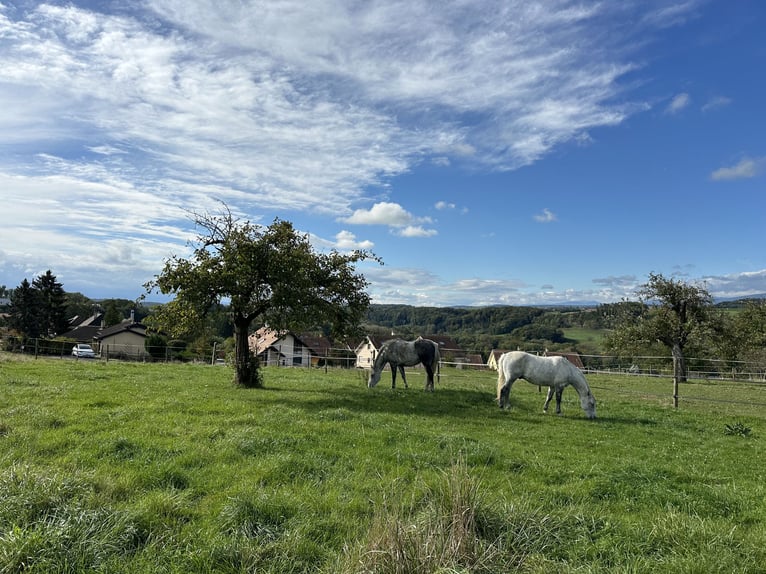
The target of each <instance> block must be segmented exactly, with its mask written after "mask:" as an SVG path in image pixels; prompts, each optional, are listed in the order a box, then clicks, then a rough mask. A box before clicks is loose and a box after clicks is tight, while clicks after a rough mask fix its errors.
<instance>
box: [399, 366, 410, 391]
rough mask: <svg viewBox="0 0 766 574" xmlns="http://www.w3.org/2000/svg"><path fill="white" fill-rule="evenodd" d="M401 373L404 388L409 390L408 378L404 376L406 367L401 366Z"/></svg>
mask: <svg viewBox="0 0 766 574" xmlns="http://www.w3.org/2000/svg"><path fill="white" fill-rule="evenodd" d="M399 372H400V373H401V374H402V381H404V388H405V389H409V387H408V386H407V377H406V376H405V375H404V365H399Z"/></svg>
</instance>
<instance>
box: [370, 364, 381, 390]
mask: <svg viewBox="0 0 766 574" xmlns="http://www.w3.org/2000/svg"><path fill="white" fill-rule="evenodd" d="M380 373H381V370H380V369H376V368H373V369H372V370H371V371H370V378H369V379H368V380H367V387H369V388H370V389H371V388H372V387H374V386H375V385H377V384H378V382H379V381H380Z"/></svg>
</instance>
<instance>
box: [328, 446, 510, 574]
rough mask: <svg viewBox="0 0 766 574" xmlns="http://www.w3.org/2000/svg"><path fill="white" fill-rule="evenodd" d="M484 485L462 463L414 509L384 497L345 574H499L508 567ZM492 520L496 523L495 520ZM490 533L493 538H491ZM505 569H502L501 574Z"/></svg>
mask: <svg viewBox="0 0 766 574" xmlns="http://www.w3.org/2000/svg"><path fill="white" fill-rule="evenodd" d="M479 493H480V482H479V481H477V480H475V479H474V478H473V477H471V475H470V474H469V472H468V468H467V467H466V465H465V463H464V462H463V461H458V462H456V463H454V464H452V466H451V467H450V469H449V470H448V471H446V472H445V473H444V477H443V481H442V482H441V483H440V484H438V485H437V486H436V487H433V488H426V490H425V493H424V495H423V496H422V499H421V500H414V501H412V502H410V503H409V504H408V505H402V504H400V503H399V502H398V500H397V496H396V495H394V496H393V497H392V498H390V499H389V498H384V500H383V501H382V506H381V508H380V509H379V510H378V511H377V513H376V515H375V517H374V520H373V522H372V526H371V528H370V530H369V533H368V534H367V538H366V540H365V541H364V542H363V543H362V544H361V545H360V546H359V547H358V548H356V549H351V548H348V547H347V548H346V551H345V555H344V558H343V564H342V565H341V566H339V568H338V571H339V572H343V573H344V574H351V573H353V574H368V573H369V574H372V573H375V574H405V573H413V574H414V573H419V574H429V573H437V572H439V573H448V572H456V573H457V572H472V573H477V574H480V573H482V572H487V573H489V572H497V571H502V569H504V568H506V567H507V566H508V560H507V556H503V555H502V553H501V552H500V549H499V547H498V546H497V544H496V542H495V540H493V539H492V537H491V534H490V532H491V529H487V528H485V526H486V524H483V522H484V513H485V512H486V513H487V516H488V517H489V516H491V514H492V513H491V512H490V511H489V509H486V508H485V507H484V504H483V502H482V500H481V496H480V494H479ZM488 522H492V520H489V521H488ZM488 535H489V538H488V537H487V536H488ZM498 567H501V570H497V568H498Z"/></svg>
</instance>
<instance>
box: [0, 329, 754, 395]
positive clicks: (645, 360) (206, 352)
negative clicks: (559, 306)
mask: <svg viewBox="0 0 766 574" xmlns="http://www.w3.org/2000/svg"><path fill="white" fill-rule="evenodd" d="M90 346H91V348H92V349H93V357H85V356H76V354H75V352H74V350H73V347H74V343H73V342H72V341H55V340H53V341H52V340H47V339H36V340H28V341H26V342H24V343H23V344H22V343H21V342H20V341H19V340H13V339H11V338H6V339H5V340H4V341H3V342H2V346H1V347H0V348H2V349H3V350H5V351H7V352H11V353H22V354H24V355H31V356H34V357H35V358H37V357H57V358H60V359H68V360H91V361H93V360H97V361H98V360H100V361H114V360H118V361H132V362H147V363H148V362H167V363H171V362H192V363H201V364H208V365H215V366H225V365H229V364H230V357H227V353H226V350H225V349H223V348H221V347H220V346H219V345H217V344H214V345H211V346H209V347H206V348H200V347H193V348H190V347H188V346H187V347H174V346H168V345H165V346H158V347H150V346H142V345H133V344H127V343H126V344H122V343H110V344H104V345H99V344H97V343H96V342H94V343H93V344H91V345H90ZM530 352H532V353H533V354H538V355H544V354H546V353H547V351H546V350H539V351H536V352H535V351H530ZM557 354H563V355H565V356H567V357H568V358H569V360H570V361H572V362H575V363H576V366H578V367H579V368H580V369H581V370H582V371H583V372H584V373H585V374H586V375H591V374H592V375H614V376H619V377H621V378H622V377H624V379H623V380H624V381H625V382H626V383H627V382H628V381H629V380H630V378H632V377H636V380H639V379H642V380H645V378H649V379H656V380H657V385H655V386H654V387H651V388H644V387H645V384H642V386H641V388H640V389H635V390H634V388H632V387H631V385H629V384H623V383H620V384H619V385H618V384H612V383H611V382H607V383H605V382H604V379H600V380H599V379H596V381H593V382H592V383H591V386H592V388H593V389H596V390H597V391H609V392H611V393H617V394H621V395H626V396H631V397H640V398H641V399H642V400H660V401H663V402H666V401H669V400H671V399H672V401H673V406H675V407H678V399H679V396H678V386H677V381H675V380H674V375H673V359H672V357H671V356H669V355H668V356H634V357H630V358H626V357H618V356H613V355H580V354H576V353H557ZM483 356H484V355H483V354H482V353H480V352H466V351H465V350H462V349H442V350H441V361H440V363H439V366H440V376H441V378H444V379H445V381H449V377H450V374H451V373H454V374H455V376H457V372H458V371H469V370H476V371H487V372H491V371H492V370H493V368H492V366H493V364H494V363H493V361H491V360H484V359H483ZM489 356H490V357H492V353H490V354H489ZM260 359H261V364H262V365H264V366H269V367H280V368H307V369H323V370H324V371H325V372H327V371H328V370H330V369H354V370H359V371H369V370H370V369H371V368H372V362H373V361H374V354H372V355H363V354H357V353H356V352H355V351H354V350H353V349H351V348H350V347H330V348H326V349H324V350H323V351H322V352H321V353H317V352H313V351H311V350H310V349H308V348H307V347H304V346H301V347H296V348H292V347H281V348H272V349H271V350H270V352H269V353H261V354H260ZM685 360H686V364H687V380H688V381H689V382H709V383H716V382H720V383H722V384H734V385H736V386H737V387H739V388H742V385H751V386H752V387H757V388H758V389H759V390H763V391H764V392H766V361H731V360H723V359H709V358H697V357H687V358H686V359H685ZM577 363H579V364H577ZM422 368H423V367H422V365H417V366H415V367H409V368H408V370H411V371H418V370H422ZM607 381H608V379H607ZM666 382H667V383H668V384H667V385H666ZM671 382H672V383H673V384H670V383H671ZM604 384H607V385H608V386H602V385H604ZM701 388H702V387H700V388H698V389H695V390H694V391H693V392H692V391H691V389H689V388H687V389H684V390H683V392H682V393H681V395H682V396H681V400H682V402H687V403H688V402H697V403H718V404H722V403H730V404H737V405H749V406H751V407H756V408H758V407H766V395H765V396H764V397H765V398H763V399H759V398H758V397H759V396H760V394H756V395H753V397H751V398H750V399H748V400H746V401H738V400H729V399H725V398H721V397H720V396H716V397H711V396H705V394H704V392H703V391H702V390H700V389H701Z"/></svg>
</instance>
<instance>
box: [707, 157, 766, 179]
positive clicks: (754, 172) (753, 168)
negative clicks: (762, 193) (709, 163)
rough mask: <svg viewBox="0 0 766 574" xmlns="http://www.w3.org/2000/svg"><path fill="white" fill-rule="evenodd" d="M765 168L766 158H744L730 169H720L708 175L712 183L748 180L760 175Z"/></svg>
mask: <svg viewBox="0 0 766 574" xmlns="http://www.w3.org/2000/svg"><path fill="white" fill-rule="evenodd" d="M764 167H766V157H762V158H756V159H751V158H744V159H742V160H741V161H740V162H739V163H738V164H737V165H734V166H732V167H721V168H719V169H717V170H715V171H714V172H713V173H711V174H710V179H712V180H713V181H727V180H732V179H750V178H753V177H756V176H758V175H760V174H761V173H762V172H763V170H764Z"/></svg>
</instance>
